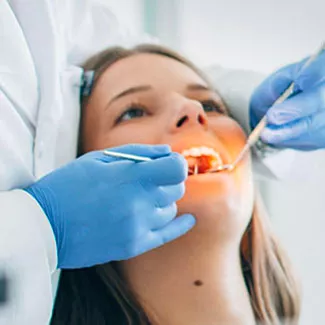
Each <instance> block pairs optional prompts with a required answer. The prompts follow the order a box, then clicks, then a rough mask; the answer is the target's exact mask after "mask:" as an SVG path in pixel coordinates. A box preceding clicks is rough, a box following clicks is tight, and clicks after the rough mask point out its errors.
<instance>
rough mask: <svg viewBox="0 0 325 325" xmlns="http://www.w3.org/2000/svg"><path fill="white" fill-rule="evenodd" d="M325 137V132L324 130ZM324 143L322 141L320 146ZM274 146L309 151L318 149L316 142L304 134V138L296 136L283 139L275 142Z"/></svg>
mask: <svg viewBox="0 0 325 325" xmlns="http://www.w3.org/2000/svg"><path fill="white" fill-rule="evenodd" d="M324 137H325V132H324ZM324 145H325V143H323V146H322V148H323V147H324ZM276 147H277V148H279V149H287V148H290V149H295V150H300V151H310V150H315V149H320V148H321V147H319V145H318V143H315V141H313V139H312V138H311V137H310V136H308V135H307V136H306V138H304V139H301V137H297V138H294V139H289V140H284V141H282V142H280V143H278V144H276Z"/></svg>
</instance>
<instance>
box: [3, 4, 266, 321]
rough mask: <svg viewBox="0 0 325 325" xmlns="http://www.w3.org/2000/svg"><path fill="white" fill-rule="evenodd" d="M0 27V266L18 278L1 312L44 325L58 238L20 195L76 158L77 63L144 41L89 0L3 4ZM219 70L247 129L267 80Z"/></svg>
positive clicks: (36, 208)
mask: <svg viewBox="0 0 325 325" xmlns="http://www.w3.org/2000/svg"><path fill="white" fill-rule="evenodd" d="M0 26H1V27H0V47H1V49H0V191H1V192H0V211H1V213H0V268H5V270H6V271H7V274H9V276H10V280H12V281H11V283H10V284H11V289H12V290H11V293H12V295H11V297H10V298H12V299H11V304H10V305H8V307H7V308H2V309H1V307H0V324H1V325H25V324H28V325H31V324H33V325H46V324H48V321H49V319H50V315H51V309H52V302H53V296H54V291H53V289H52V286H51V276H52V275H53V273H54V272H55V270H56V264H57V257H56V246H55V239H54V236H53V233H52V229H51V227H50V225H49V223H48V221H47V218H46V216H45V215H44V214H43V212H42V210H41V208H40V207H39V206H38V204H37V203H36V201H34V200H33V199H32V198H31V197H30V196H29V195H28V194H26V193H25V192H24V191H22V190H19V189H20V188H23V187H24V186H26V185H28V184H30V183H31V182H33V181H34V180H35V179H38V178H40V177H42V176H43V175H45V174H46V173H48V172H50V171H52V170H53V169H55V168H57V167H59V166H61V165H62V164H64V163H67V162H68V161H70V160H72V159H73V158H74V157H75V154H76V143H77V132H78V120H79V86H80V79H81V73H82V70H81V69H80V68H79V67H78V63H80V62H82V61H83V60H84V59H85V58H87V57H88V56H90V55H91V54H93V53H95V52H97V51H99V50H101V49H103V48H105V47H107V46H113V45H116V44H119V45H127V46H129V45H133V44H135V43H137V42H138V41H139V39H136V38H135V37H133V36H132V35H131V34H128V33H127V32H126V31H125V30H124V29H123V28H122V27H121V26H120V25H119V24H118V22H117V20H116V18H115V17H114V15H113V14H112V13H111V12H110V11H109V10H107V9H105V8H103V7H101V6H100V5H98V4H96V3H95V2H92V3H91V2H90V1H87V0H66V1H65V0H60V1H59V0H29V1H25V0H11V1H7V0H2V1H0ZM143 40H144V39H142V40H141V41H143ZM145 40H147V39H145ZM219 71H220V70H219V69H214V70H213V76H214V78H213V79H214V82H215V84H216V85H217V88H218V87H220V89H223V88H224V87H223V85H227V82H228V86H227V87H228V89H229V92H228V93H227V91H226V90H224V89H223V90H222V91H221V92H222V95H223V96H224V97H225V99H226V100H227V98H229V101H230V102H229V103H230V104H233V107H234V110H235V115H236V114H237V115H238V114H239V115H238V116H237V117H238V118H239V119H241V120H242V121H243V126H244V127H246V128H247V102H248V98H249V95H250V93H251V90H252V89H253V88H254V87H255V86H256V85H257V83H259V82H260V81H261V79H262V76H257V77H252V78H251V79H250V81H249V82H247V80H248V79H247V75H246V74H245V76H244V73H241V74H240V76H242V77H238V75H236V76H235V75H232V74H224V72H222V74H220V73H219ZM249 75H250V76H253V75H252V74H249ZM229 77H230V79H229ZM227 80H232V81H231V83H230V82H229V81H227ZM240 80H242V81H243V80H245V82H244V83H243V82H242V81H240ZM235 81H236V82H239V83H237V86H236V83H235ZM227 87H226V88H227ZM238 94H239V95H238ZM241 94H242V95H243V96H244V97H241V96H242V95H241ZM228 95H229V96H228ZM236 96H237V97H236ZM238 96H239V97H238ZM231 98H233V101H234V102H233V103H232V102H231ZM236 103H237V104H236ZM238 103H239V104H238ZM245 105H246V107H243V106H245ZM236 107H237V108H239V109H236ZM243 112H244V114H243ZM245 114H246V118H245V117H243V115H245ZM240 115H242V116H241V117H240Z"/></svg>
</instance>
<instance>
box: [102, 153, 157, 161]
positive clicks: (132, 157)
mask: <svg viewBox="0 0 325 325" xmlns="http://www.w3.org/2000/svg"><path fill="white" fill-rule="evenodd" d="M103 154H104V155H106V156H112V157H117V158H124V159H128V160H132V161H150V160H152V159H151V158H148V157H144V156H137V155H131V154H128V153H122V152H115V151H110V150H104V151H103Z"/></svg>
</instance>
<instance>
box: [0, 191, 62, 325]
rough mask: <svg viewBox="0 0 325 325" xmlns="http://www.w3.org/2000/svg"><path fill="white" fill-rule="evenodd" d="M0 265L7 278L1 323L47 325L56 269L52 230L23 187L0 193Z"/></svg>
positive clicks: (0, 313) (4, 324) (3, 324)
mask: <svg viewBox="0 0 325 325" xmlns="http://www.w3.org/2000/svg"><path fill="white" fill-rule="evenodd" d="M0 209H1V214H0V268H3V269H4V271H5V274H6V275H7V277H8V278H9V302H8V304H7V305H6V306H5V307H4V308H2V309H1V312H0V324H1V325H24V324H26V325H27V324H33V325H46V324H48V321H49V319H50V315H51V310H52V303H53V298H52V287H51V273H52V272H54V270H55V269H56V262H57V261H56V247H55V242H54V237H53V233H52V229H51V227H50V225H49V223H48V221H47V219H46V216H45V215H44V213H43V211H42V209H41V208H40V206H39V205H38V204H37V202H36V201H35V200H34V199H32V198H31V197H30V195H29V194H28V193H26V192H25V191H22V190H13V191H10V192H1V193H0Z"/></svg>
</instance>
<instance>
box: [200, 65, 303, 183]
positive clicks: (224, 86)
mask: <svg viewBox="0 0 325 325" xmlns="http://www.w3.org/2000/svg"><path fill="white" fill-rule="evenodd" d="M205 73H206V75H207V76H208V78H209V80H210V81H211V82H212V84H213V86H214V87H215V89H216V90H217V91H218V92H219V94H220V95H221V97H222V98H223V100H224V101H225V103H226V104H227V106H228V108H229V110H230V113H231V115H232V116H233V117H234V119H235V120H236V121H237V122H238V123H239V124H240V125H241V126H242V127H243V129H244V130H245V132H246V134H249V132H250V126H249V102H250V97H251V95H252V93H253V91H254V89H255V88H256V87H257V86H258V85H259V84H260V83H261V82H262V81H263V80H264V79H265V75H263V74H261V73H258V72H255V71H249V70H230V69H225V68H222V67H220V66H212V67H208V68H206V69H205ZM298 155H300V153H299V152H297V151H295V150H291V149H281V150H280V149H271V148H268V147H266V148H264V149H263V150H261V149H260V148H255V150H254V155H253V158H254V171H255V173H256V174H257V176H258V177H259V178H268V179H270V178H271V179H287V178H289V179H292V177H294V176H293V175H295V176H297V175H298V174H299V172H300V171H301V168H302V166H301V165H299V164H297V159H296V158H297V156H298ZM293 169H294V170H297V171H299V172H297V173H295V174H293V173H292V170H293ZM296 174H297V175H296ZM300 174H301V173H300Z"/></svg>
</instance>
